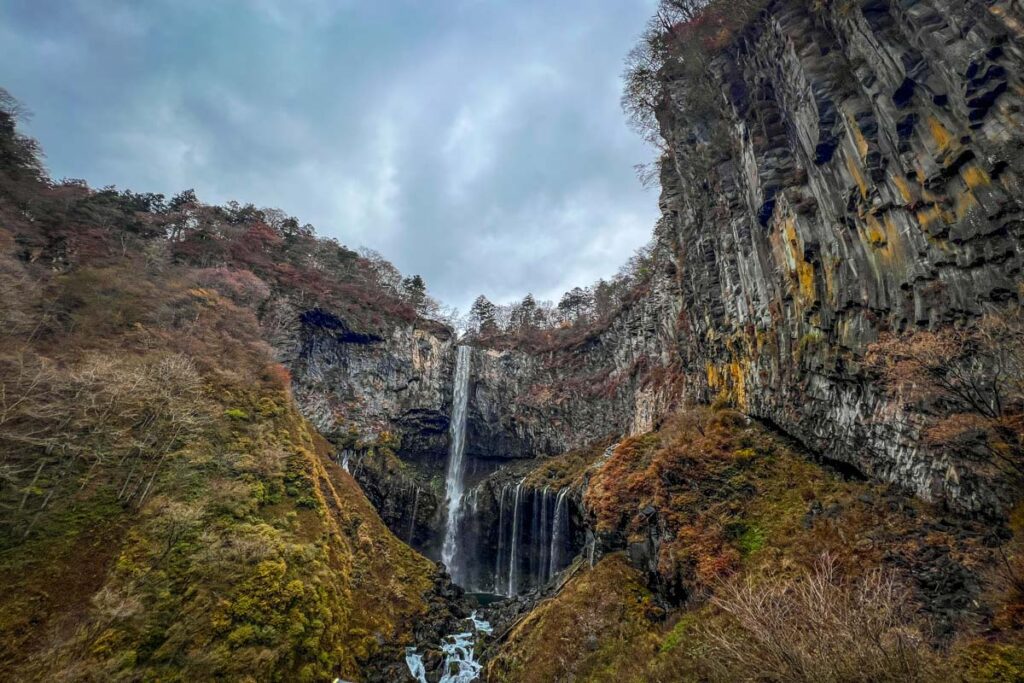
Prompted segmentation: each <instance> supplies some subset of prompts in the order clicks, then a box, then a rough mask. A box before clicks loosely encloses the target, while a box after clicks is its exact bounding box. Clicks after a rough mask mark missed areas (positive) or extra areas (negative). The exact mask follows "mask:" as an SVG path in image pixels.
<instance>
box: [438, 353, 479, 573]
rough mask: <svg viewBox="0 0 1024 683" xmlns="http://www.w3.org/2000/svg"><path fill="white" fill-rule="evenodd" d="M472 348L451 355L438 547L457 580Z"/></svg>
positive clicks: (442, 558)
mask: <svg viewBox="0 0 1024 683" xmlns="http://www.w3.org/2000/svg"><path fill="white" fill-rule="evenodd" d="M471 352H472V349H470V347H468V346H460V347H459V348H458V351H457V352H456V356H455V381H454V382H453V385H454V386H453V387H452V419H451V424H450V430H449V433H450V436H451V445H450V447H449V449H448V476H447V478H446V479H445V487H444V488H445V502H446V503H447V505H448V520H447V523H446V524H445V529H444V545H443V546H442V547H441V561H442V562H444V565H445V566H446V567H447V568H448V572H449V573H450V574H451V575H452V580H453V581H456V582H458V566H457V564H456V562H455V552H456V550H457V548H458V526H459V512H460V510H461V508H462V474H463V470H464V469H465V465H464V463H463V460H462V455H463V451H464V450H465V447H466V402H467V400H468V398H469V364H470V360H471V355H470V354H471Z"/></svg>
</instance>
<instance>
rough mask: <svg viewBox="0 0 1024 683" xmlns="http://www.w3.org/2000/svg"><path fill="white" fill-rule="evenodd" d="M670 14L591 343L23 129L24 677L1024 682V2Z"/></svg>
mask: <svg viewBox="0 0 1024 683" xmlns="http://www.w3.org/2000/svg"><path fill="white" fill-rule="evenodd" d="M698 10H699V11H698ZM657 11H658V14H657V16H656V17H655V19H654V20H653V21H652V23H651V25H650V28H649V30H648V32H647V33H646V34H645V35H644V36H643V38H642V39H641V42H640V45H639V47H638V49H637V51H635V52H634V54H633V55H632V56H631V57H630V61H629V62H628V69H627V74H626V86H627V90H626V108H627V111H631V112H632V114H633V117H634V119H635V122H636V123H638V125H640V126H641V127H646V128H645V130H646V132H647V134H649V135H651V136H653V137H654V138H656V139H657V141H658V145H659V147H658V149H659V153H660V157H659V159H658V162H657V166H656V174H657V175H656V179H657V181H658V183H659V186H660V195H659V199H658V204H659V208H660V219H659V220H658V223H657V225H656V226H655V228H654V234H653V238H652V242H651V245H650V247H649V248H648V249H646V250H644V251H642V252H641V253H640V254H639V255H637V256H636V257H634V259H633V261H631V262H630V265H629V267H628V268H627V270H626V275H623V276H621V277H620V278H619V279H616V280H614V281H613V282H611V283H608V282H604V281H602V283H601V284H603V287H602V286H599V285H595V286H594V287H593V288H591V289H589V290H587V292H585V293H584V294H586V295H587V296H589V299H587V300H588V301H589V302H590V303H589V304H587V305H585V306H579V307H578V308H579V309H581V310H583V309H585V310H583V312H580V311H579V310H576V311H575V312H572V310H571V309H570V307H569V306H566V308H565V310H564V311H563V313H562V314H560V315H561V317H559V318H557V319H552V318H548V319H545V318H544V317H543V315H541V314H537V313H536V310H535V308H531V306H535V302H534V303H533V304H529V305H527V304H526V303H525V300H524V303H522V304H517V307H516V309H515V315H514V316H509V319H508V320H499V319H498V317H496V316H494V315H493V311H491V312H490V313H489V314H488V309H487V308H486V307H484V306H481V307H480V311H482V313H481V314H480V315H478V316H477V317H476V318H474V319H471V320H469V321H465V322H464V324H462V325H460V326H456V325H453V324H451V321H446V320H443V319H440V318H439V317H438V316H437V315H431V314H428V313H427V312H425V309H423V307H422V298H417V297H413V296H410V295H409V293H408V291H407V290H404V289H402V287H401V286H399V285H396V284H395V280H396V278H394V277H391V274H390V271H388V270H387V268H384V267H383V266H381V265H380V263H375V261H374V259H373V258H370V257H367V256H365V255H362V256H361V255H359V254H357V253H356V252H353V251H351V250H349V249H347V248H345V247H343V246H341V245H340V244H338V243H337V242H336V241H332V240H326V239H322V238H318V237H317V236H316V235H315V234H314V233H313V232H312V230H311V229H310V230H304V229H300V228H299V227H298V222H297V221H296V220H295V219H282V218H281V217H280V216H276V217H275V215H274V214H273V213H271V212H268V211H265V210H258V209H256V208H255V207H252V206H240V205H237V204H234V205H226V206H223V207H218V206H208V205H205V204H202V203H201V202H199V201H198V200H197V199H196V198H195V196H194V194H191V195H190V194H189V193H182V195H179V196H178V197H175V198H174V199H172V200H171V201H165V199H164V198H163V197H162V196H160V197H156V196H146V195H136V194H133V193H131V192H127V191H125V192H118V191H116V190H114V189H111V188H108V189H105V190H102V191H97V190H92V189H90V188H88V187H87V186H85V185H84V184H80V183H77V182H70V181H69V182H56V181H53V180H51V179H49V178H47V177H46V175H45V173H44V172H43V170H42V167H41V165H40V163H39V161H38V152H37V150H36V148H35V146H34V143H32V142H31V141H29V140H28V139H27V138H24V137H23V136H21V135H20V134H19V133H18V132H17V130H16V128H15V117H14V112H13V110H10V108H9V107H8V108H7V109H3V110H2V111H0V142H2V145H0V170H2V175H0V248H2V250H0V283H2V285H3V287H4V292H5V296H4V297H3V301H2V302H0V350H2V353H0V382H2V389H3V391H2V392H0V446H2V448H3V450H2V451H0V456H2V458H3V459H2V465H3V469H2V470H0V475H2V478H0V483H2V486H3V488H2V489H0V503H2V504H3V510H4V514H3V526H2V532H3V536H2V537H0V541H2V543H0V580H3V581H4V584H5V585H6V586H9V587H10V588H9V590H8V591H6V595H4V596H3V597H2V598H0V615H2V616H0V631H2V633H3V636H2V637H0V672H2V673H4V674H5V675H4V678H5V680H41V679H54V680H83V681H85V680H118V681H135V680H224V679H230V680H260V681H262V680H309V681H316V680H351V681H401V680H406V681H408V680H414V681H420V682H421V683H426V682H427V681H431V682H436V681H439V680H440V681H459V682H467V683H468V681H471V680H486V681H492V682H498V681H529V682H532V681H570V680H624V681H626V680H628V681H676V680H685V681H691V680H692V681H730V680H787V681H790V680H791V681H808V682H809V681H819V680H820V681H836V682H839V681H854V680H877V681H937V680H940V679H948V678H952V679H954V680H964V681H988V680H994V681H1013V680H1020V679H1021V677H1024V578H1022V577H1024V512H1022V511H1024V508H1022V498H1024V486H1022V483H1024V482H1022V475H1024V313H1022V310H1021V306H1022V298H1024V274H1022V265H1024V183H1022V178H1024V80H1022V77H1024V6H1022V4H1021V2H1020V1H1019V0H986V1H984V2H981V1H973V0H971V1H968V0H957V1H952V0H900V1H897V0H854V1H850V2H837V3H820V2H811V1H809V0H771V1H768V2H754V1H753V0H751V1H749V2H747V1H745V2H740V3H726V2H720V1H717V0H712V2H709V3H697V4H696V5H694V4H691V3H687V2H677V1H674V0H664V1H663V2H660V3H659V5H658V10H657ZM4 101H6V100H4ZM293 223H294V225H293ZM388 267H389V268H391V270H394V269H393V267H391V266H390V264H388ZM382 272H383V273H384V274H383V275H382V274H381V273H382ZM389 278H390V279H389ZM398 281H400V277H399V278H398ZM419 294H420V295H422V292H420V293H419ZM529 301H530V302H532V301H533V300H532V297H530V298H529ZM492 308H493V306H492ZM488 316H489V317H488ZM113 350H116V351H113ZM12 397H13V398H12ZM808 624H809V625H810V627H808V626H807V625H808Z"/></svg>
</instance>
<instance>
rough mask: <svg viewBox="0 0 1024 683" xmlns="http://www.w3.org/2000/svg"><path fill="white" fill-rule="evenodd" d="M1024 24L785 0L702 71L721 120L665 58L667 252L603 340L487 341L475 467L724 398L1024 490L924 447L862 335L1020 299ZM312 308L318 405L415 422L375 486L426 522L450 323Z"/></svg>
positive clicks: (941, 494)
mask: <svg viewBox="0 0 1024 683" xmlns="http://www.w3.org/2000/svg"><path fill="white" fill-rule="evenodd" d="M1022 27H1024V18H1022V11H1021V5H1020V3H1019V2H1016V3H1010V2H994V3H989V4H984V3H977V2H970V3H964V2H946V1H945V0H904V1H903V2H901V3H896V2H888V1H886V0H866V1H862V2H845V3H831V4H829V5H828V6H817V5H811V4H809V3H808V2H805V1H804V0H792V1H782V2H778V1H773V2H771V3H769V4H768V5H767V7H766V9H765V11H764V12H762V13H761V15H760V17H759V18H757V19H756V20H755V21H754V22H753V24H752V25H750V26H749V27H748V28H747V29H745V30H744V31H743V32H742V33H741V34H739V35H736V36H734V37H733V38H732V40H731V41H730V42H729V44H728V47H726V48H725V49H724V50H723V51H722V52H721V53H720V54H718V56H717V57H716V58H715V60H714V63H713V64H712V68H710V69H708V70H707V73H708V74H710V75H711V77H712V78H714V79H716V80H715V83H714V86H715V87H714V89H715V91H716V92H717V93H720V97H721V103H722V105H723V113H722V116H721V120H719V121H709V120H693V117H692V116H691V115H690V114H689V113H688V111H687V109H686V102H687V99H686V89H687V87H688V83H687V81H686V79H684V78H680V77H679V74H677V73H675V72H674V71H673V69H672V68H669V69H668V70H667V71H666V73H665V79H664V87H665V93H666V98H665V101H664V106H662V107H661V109H660V111H659V122H660V124H661V128H662V135H663V137H664V141H665V150H666V152H665V155H664V157H663V160H662V169H661V185H662V194H661V199H660V206H661V209H662V214H663V216H662V219H661V220H660V221H659V224H658V226H657V228H656V229H655V236H656V254H657V258H656V263H657V264H658V267H657V270H656V272H655V273H654V274H653V276H652V277H651V279H650V281H649V282H648V283H647V284H646V285H645V288H646V289H645V291H644V293H643V296H641V297H639V299H638V300H637V301H636V302H635V303H633V304H632V305H630V306H628V307H626V309H624V310H623V312H622V313H621V314H620V315H619V316H618V317H616V318H615V319H614V320H612V321H611V323H610V324H609V325H608V326H607V327H606V328H604V329H602V330H598V331H595V332H594V333H593V334H591V335H590V336H589V337H587V338H586V339H584V340H583V341H580V342H577V343H574V344H572V345H570V346H567V347H564V348H560V349H557V350H551V351H546V352H543V353H534V352H527V351H525V350H523V349H504V350H496V349H492V348H483V347H478V348H477V349H476V351H475V352H474V355H473V367H472V375H471V380H470V396H469V406H468V410H469V412H468V420H467V448H466V455H467V458H468V460H467V478H468V480H469V481H468V482H467V486H475V485H477V484H478V483H479V482H480V481H481V480H483V479H484V478H486V477H488V476H490V475H491V474H492V473H493V472H495V471H496V470H499V469H501V468H503V467H505V466H507V465H508V463H509V462H510V460H512V459H523V458H534V457H539V456H547V455H554V454H557V453H562V452H565V451H568V450H570V449H573V448H576V447H579V446H581V445H583V444H585V443H588V442H591V441H594V440H595V439H598V438H600V437H603V436H605V435H608V434H635V433H640V432H644V431H648V430H650V429H652V428H653V427H655V426H657V424H658V422H659V420H660V419H661V418H662V416H664V415H665V414H666V413H667V412H668V411H670V410H672V409H673V408H674V407H675V406H677V405H679V404H680V403H681V402H684V401H690V400H692V401H699V402H710V401H713V400H716V399H718V400H721V399H728V400H729V401H731V402H732V403H734V404H735V405H736V406H737V407H739V408H740V409H741V410H743V411H744V412H746V413H747V414H749V415H752V416H755V417H758V418H761V419H762V420H764V421H766V422H769V423H772V424H774V425H775V426H777V427H778V428H780V429H781V430H783V431H785V432H787V433H789V434H791V435H792V436H794V437H796V438H797V439H799V440H800V441H802V442H803V443H804V444H805V445H806V446H808V447H809V448H810V449H812V450H814V451H817V452H819V453H821V454H822V455H824V456H826V457H828V458H831V459H834V460H837V461H840V462H842V463H846V464H849V465H851V466H853V467H856V468H857V469H858V470H860V471H861V472H863V473H864V474H866V475H869V476H872V477H875V478H877V479H880V480H883V481H888V482H892V483H895V484H898V485H899V486H901V487H903V488H905V489H907V490H909V491H912V492H913V493H915V494H916V495H918V496H920V497H922V498H924V499H926V500H930V501H938V502H944V503H947V504H949V505H950V506H952V507H955V508H957V509H960V510H964V511H972V512H986V513H990V512H998V511H999V510H1001V509H1002V508H1003V507H1004V506H1005V503H1006V500H1007V498H1008V496H1010V495H1011V493H1009V492H1007V491H1006V490H1005V489H1004V488H1003V485H1002V484H1001V482H999V481H996V480H993V478H992V477H991V476H990V475H989V474H988V472H987V470H986V469H985V467H984V464H983V463H982V464H979V463H977V462H973V461H967V460H963V459H958V458H957V457H956V456H954V455H952V454H951V453H949V452H944V451H942V450H939V449H929V448H927V447H925V446H924V445H922V439H921V429H922V426H923V424H924V416H922V415H921V414H918V413H916V412H914V411H913V410H911V409H909V408H908V407H907V406H906V405H904V403H903V402H902V401H898V400H894V399H893V398H892V397H891V396H890V395H888V394H887V393H885V391H884V390H883V389H881V388H879V385H878V382H877V378H874V377H872V376H871V375H870V373H869V372H868V371H867V370H866V369H865V364H864V357H865V352H866V350H867V348H868V346H869V345H870V344H871V343H872V342H874V341H876V340H877V339H878V337H879V335H880V334H881V333H883V332H887V331H892V332H904V331H908V330H913V329H935V328H941V327H943V326H947V325H953V324H959V323H962V322H963V321H967V320H970V319H971V318H972V317H976V316H978V315H979V314H980V313H982V311H983V310H985V307H986V306H990V305H1006V304H1007V302H1016V301H1017V299H1018V296H1019V291H1020V286H1021V282H1022V277H1021V262H1022V254H1021V244H1022V242H1021V237H1022V230H1024V228H1022V225H1024V222H1022V215H1024V214H1022V211H1024V205H1022V197H1024V187H1022V184H1021V174H1022V172H1024V169H1022V165H1024V154H1022V151H1021V150H1022V143H1024V125H1022V123H1024V120H1022V117H1024V114H1022V111H1021V104H1022V93H1024V84H1022V82H1021V77H1020V74H1021V73H1022V71H1021V66H1022V64H1024V53H1022V50H1021V47H1020V41H1021V38H1022V35H1024V33H1022V31H1024V28H1022ZM723 139H724V140H725V142H724V146H723V142H722V140H723ZM716 145H717V147H716ZM299 319H300V320H301V324H300V325H299V326H298V327H297V328H296V329H295V330H293V332H292V333H291V335H290V337H289V339H288V342H287V343H285V344H284V346H283V347H282V346H280V345H279V348H288V349H291V351H290V352H287V353H285V354H284V355H285V356H286V357H287V358H286V360H287V361H288V362H289V365H290V366H291V367H292V368H293V371H294V373H295V380H296V394H297V398H298V399H299V402H300V404H301V405H302V406H303V408H304V410H305V412H306V414H307V416H309V417H310V419H311V420H312V421H313V422H314V423H315V424H316V425H317V427H318V428H320V429H321V430H322V431H323V432H324V433H326V434H328V435H335V436H339V437H341V436H344V434H346V433H348V432H349V431H354V432H357V433H358V434H359V435H360V436H361V438H364V439H365V438H367V435H379V434H382V433H383V432H385V431H387V432H391V433H395V434H397V435H398V436H399V437H400V440H401V447H400V448H399V449H398V455H399V457H400V458H401V459H402V461H404V462H405V463H407V464H409V465H410V468H411V469H410V470H408V471H406V470H403V471H402V472H401V476H400V477H398V480H397V481H398V483H396V484H389V483H388V481H387V479H388V477H393V476H394V475H388V474H386V472H387V471H388V468H387V467H384V468H379V467H378V468H376V469H375V468H373V467H370V468H367V469H366V472H377V474H374V475H373V476H374V477H375V480H380V481H375V483H372V485H369V486H366V487H367V488H368V489H370V490H372V491H377V492H378V494H377V497H378V498H382V499H383V498H387V499H389V501H388V507H389V509H394V510H396V511H398V512H396V513H395V514H396V515H399V517H400V518H396V519H393V520H390V523H391V524H392V528H393V529H396V533H397V532H398V531H397V530H399V529H412V532H410V533H412V535H414V536H415V535H417V533H416V530H415V527H416V526H417V524H419V522H417V521H416V520H415V519H405V517H403V516H402V515H405V512H404V511H406V510H410V509H413V508H417V505H416V504H415V503H414V497H415V496H417V495H421V494H423V493H426V495H427V499H425V500H426V503H427V504H426V507H425V508H417V509H421V510H430V511H437V510H438V509H440V508H441V507H443V506H442V505H441V498H442V497H443V494H442V493H441V487H440V478H441V477H442V476H443V470H444V462H445V458H446V455H447V444H448V435H447V430H448V413H449V411H450V404H451V382H452V373H453V366H454V346H455V340H454V335H453V334H452V333H451V332H450V331H448V330H444V329H441V328H439V327H437V326H430V325H422V324H421V325H419V326H417V325H416V324H409V325H399V326H397V327H396V328H395V329H394V330H393V332H392V333H391V335H390V337H388V338H377V337H370V336H368V335H361V334H359V333H358V332H355V331H352V330H349V329H348V328H347V327H346V325H345V323H344V321H341V320H338V319H336V318H333V317H332V316H330V314H327V313H325V312H323V311H307V312H305V313H302V314H301V315H300V316H299ZM382 472H383V474H382ZM365 476H370V475H364V477H365ZM403 477H405V478H403ZM409 477H411V479H409ZM410 481H411V482H412V483H411V484H410ZM364 486H365V484H364ZM410 496H412V497H410ZM429 514H434V513H433V512H431V513H429ZM385 518H386V519H387V515H385ZM421 535H423V536H424V537H426V536H429V533H427V530H425V531H424V532H423V533H422V534H421Z"/></svg>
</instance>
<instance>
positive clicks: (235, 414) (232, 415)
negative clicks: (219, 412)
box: [224, 408, 249, 420]
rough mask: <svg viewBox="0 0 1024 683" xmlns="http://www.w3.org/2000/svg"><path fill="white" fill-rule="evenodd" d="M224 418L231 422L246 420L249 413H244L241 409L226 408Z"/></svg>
mask: <svg viewBox="0 0 1024 683" xmlns="http://www.w3.org/2000/svg"><path fill="white" fill-rule="evenodd" d="M224 417H226V418H229V419H231V420H248V419H249V413H247V412H245V411H244V410H242V409H241V408H228V409H227V410H225V411H224Z"/></svg>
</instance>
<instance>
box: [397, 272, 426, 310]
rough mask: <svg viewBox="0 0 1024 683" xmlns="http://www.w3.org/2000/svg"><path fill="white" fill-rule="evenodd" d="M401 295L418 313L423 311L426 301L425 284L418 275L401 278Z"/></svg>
mask: <svg viewBox="0 0 1024 683" xmlns="http://www.w3.org/2000/svg"><path fill="white" fill-rule="evenodd" d="M402 295H403V296H404V297H405V300H406V301H408V302H409V303H410V304H412V306H413V308H415V309H416V311H417V312H418V313H423V312H424V310H425V309H426V303H427V285H426V283H425V282H423V278H422V277H420V276H419V275H413V276H412V277H407V278H405V279H404V280H402Z"/></svg>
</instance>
